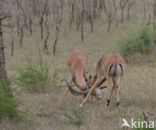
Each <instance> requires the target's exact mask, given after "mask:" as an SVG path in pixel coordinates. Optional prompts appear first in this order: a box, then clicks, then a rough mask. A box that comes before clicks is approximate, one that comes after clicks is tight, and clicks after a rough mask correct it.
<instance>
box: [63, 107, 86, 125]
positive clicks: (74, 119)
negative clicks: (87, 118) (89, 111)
mask: <svg viewBox="0 0 156 130" xmlns="http://www.w3.org/2000/svg"><path fill="white" fill-rule="evenodd" d="M83 112H84V109H83V108H78V109H72V110H70V111H69V112H66V113H63V115H64V116H65V117H66V118H68V119H69V123H70V124H73V125H76V126H77V127H80V126H81V125H82V124H83V118H84V115H83Z"/></svg>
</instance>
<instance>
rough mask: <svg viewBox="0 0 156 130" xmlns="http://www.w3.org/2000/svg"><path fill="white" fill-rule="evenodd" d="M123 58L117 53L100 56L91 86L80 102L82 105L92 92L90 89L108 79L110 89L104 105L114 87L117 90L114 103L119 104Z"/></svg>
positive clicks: (108, 100) (108, 102) (108, 101)
mask: <svg viewBox="0 0 156 130" xmlns="http://www.w3.org/2000/svg"><path fill="white" fill-rule="evenodd" d="M124 64H125V62H124V60H123V58H122V57H121V56H120V54H118V53H108V54H106V55H104V56H102V57H101V59H100V60H99V62H98V64H97V67H96V74H95V76H94V78H93V82H92V85H91V88H90V90H89V92H88V93H87V95H86V97H85V98H84V100H83V101H82V103H81V104H80V106H81V107H82V106H83V104H84V103H85V102H86V101H87V99H88V97H89V96H90V94H91V93H92V91H93V90H94V89H95V88H97V87H99V85H101V83H103V82H104V81H108V83H109V84H110V85H111V88H110V90H109V91H108V95H107V103H106V106H108V105H109V104H110V99H111V96H112V93H113V91H114V89H115V90H116V92H117V103H116V105H119V103H120V94H119V93H120V83H121V80H122V77H123V73H124Z"/></svg>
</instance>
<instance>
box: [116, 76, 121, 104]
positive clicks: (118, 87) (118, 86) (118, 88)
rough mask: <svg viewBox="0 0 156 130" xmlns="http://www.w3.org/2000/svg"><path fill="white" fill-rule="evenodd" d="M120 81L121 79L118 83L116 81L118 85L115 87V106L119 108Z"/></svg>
mask: <svg viewBox="0 0 156 130" xmlns="http://www.w3.org/2000/svg"><path fill="white" fill-rule="evenodd" d="M121 80H122V77H121V78H120V79H119V81H118V85H117V86H116V93H117V103H116V106H119V105H120V88H121Z"/></svg>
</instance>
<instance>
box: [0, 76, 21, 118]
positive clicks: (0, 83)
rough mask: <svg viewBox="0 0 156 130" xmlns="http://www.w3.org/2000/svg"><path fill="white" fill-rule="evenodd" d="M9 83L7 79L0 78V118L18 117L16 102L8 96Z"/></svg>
mask: <svg viewBox="0 0 156 130" xmlns="http://www.w3.org/2000/svg"><path fill="white" fill-rule="evenodd" d="M10 83H11V82H10V81H9V80H8V79H3V80H0V119H2V118H5V117H6V118H7V117H9V118H10V117H17V118H19V117H20V113H19V112H18V111H17V103H16V101H15V99H14V98H13V97H12V96H10V91H11V90H10Z"/></svg>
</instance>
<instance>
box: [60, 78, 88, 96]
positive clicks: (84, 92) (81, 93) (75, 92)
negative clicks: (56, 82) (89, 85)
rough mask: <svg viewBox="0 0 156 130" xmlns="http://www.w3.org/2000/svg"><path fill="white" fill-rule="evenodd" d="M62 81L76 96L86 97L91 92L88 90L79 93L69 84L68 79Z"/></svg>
mask: <svg viewBox="0 0 156 130" xmlns="http://www.w3.org/2000/svg"><path fill="white" fill-rule="evenodd" d="M61 81H64V82H65V83H66V85H67V86H68V88H69V91H70V92H71V93H72V94H73V95H75V96H82V95H86V94H87V93H88V91H89V90H86V91H78V90H75V89H74V88H73V87H74V86H72V85H70V84H69V83H68V81H67V80H66V79H62V80H61Z"/></svg>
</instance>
